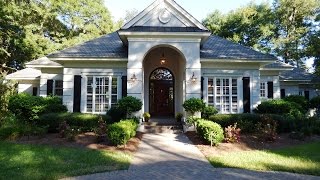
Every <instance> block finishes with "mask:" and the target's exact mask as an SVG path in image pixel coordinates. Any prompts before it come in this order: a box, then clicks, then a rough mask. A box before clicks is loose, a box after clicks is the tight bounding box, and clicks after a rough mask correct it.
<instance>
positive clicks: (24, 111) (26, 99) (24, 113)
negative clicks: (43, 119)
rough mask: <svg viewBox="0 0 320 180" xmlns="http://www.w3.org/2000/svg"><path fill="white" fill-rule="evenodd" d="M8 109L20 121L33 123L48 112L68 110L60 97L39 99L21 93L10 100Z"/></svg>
mask: <svg viewBox="0 0 320 180" xmlns="http://www.w3.org/2000/svg"><path fill="white" fill-rule="evenodd" d="M8 109H9V110H10V111H11V112H12V113H14V114H15V115H16V116H17V117H18V118H19V119H22V120H25V121H26V122H33V121H35V120H38V119H39V116H40V115H42V114H45V113H48V112H52V113H55V112H66V111H67V108H66V107H65V106H64V105H63V104H62V100H61V99H60V98H59V97H45V98H44V97H39V96H31V95H30V94H26V93H21V94H17V95H14V96H12V97H11V98H10V100H9V106H8Z"/></svg>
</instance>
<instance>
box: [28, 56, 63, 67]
mask: <svg viewBox="0 0 320 180" xmlns="http://www.w3.org/2000/svg"><path fill="white" fill-rule="evenodd" d="M26 66H27V67H32V66H44V67H63V66H61V64H59V63H57V62H54V61H51V60H50V59H48V58H47V57H42V58H39V59H36V60H33V61H30V62H27V63H26Z"/></svg>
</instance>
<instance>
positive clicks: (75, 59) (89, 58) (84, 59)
mask: <svg viewBox="0 0 320 180" xmlns="http://www.w3.org/2000/svg"><path fill="white" fill-rule="evenodd" d="M50 59H51V60H53V61H115V62H118V61H119V62H128V58H103V57H102V58H100V57H88V58H84V57H57V58H50Z"/></svg>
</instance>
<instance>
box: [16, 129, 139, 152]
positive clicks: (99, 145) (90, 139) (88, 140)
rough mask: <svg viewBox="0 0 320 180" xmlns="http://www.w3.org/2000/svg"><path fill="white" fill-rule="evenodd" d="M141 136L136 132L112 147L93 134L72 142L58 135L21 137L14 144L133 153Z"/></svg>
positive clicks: (84, 135)
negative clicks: (133, 135) (123, 143)
mask: <svg viewBox="0 0 320 180" xmlns="http://www.w3.org/2000/svg"><path fill="white" fill-rule="evenodd" d="M142 136H143V133H141V132H137V134H136V136H135V137H133V138H131V139H130V140H129V141H128V142H127V144H126V145H124V146H113V145H112V144H111V143H110V142H108V141H107V139H106V138H105V140H104V141H103V142H98V140H97V136H96V134H95V133H93V132H87V133H82V134H79V135H77V136H76V137H75V138H74V140H68V139H66V138H60V137H59V134H46V135H44V136H42V137H38V136H32V137H21V138H19V139H18V140H16V141H15V142H16V143H21V144H40V145H50V146H55V147H73V148H85V149H98V150H109V151H118V152H119V151H120V152H126V153H134V152H136V151H137V149H138V146H139V144H140V142H141V139H142Z"/></svg>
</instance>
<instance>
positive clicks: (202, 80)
mask: <svg viewBox="0 0 320 180" xmlns="http://www.w3.org/2000/svg"><path fill="white" fill-rule="evenodd" d="M203 82H204V77H201V99H203V88H204V87H203Z"/></svg>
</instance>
